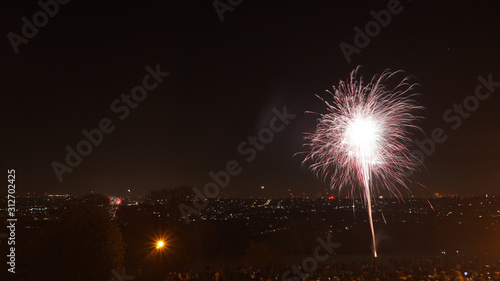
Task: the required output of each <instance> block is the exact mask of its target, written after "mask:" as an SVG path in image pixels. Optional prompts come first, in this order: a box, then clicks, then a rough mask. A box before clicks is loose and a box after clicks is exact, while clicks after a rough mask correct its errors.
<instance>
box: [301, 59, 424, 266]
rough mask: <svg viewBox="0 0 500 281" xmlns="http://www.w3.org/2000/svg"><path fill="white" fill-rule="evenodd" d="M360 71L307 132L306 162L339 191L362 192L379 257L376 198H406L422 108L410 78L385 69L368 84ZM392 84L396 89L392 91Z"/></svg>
mask: <svg viewBox="0 0 500 281" xmlns="http://www.w3.org/2000/svg"><path fill="white" fill-rule="evenodd" d="M358 69H359V68H357V69H355V70H354V71H352V72H351V76H350V79H348V80H347V81H346V82H344V81H340V84H339V86H338V87H333V91H327V92H328V93H330V94H331V96H332V98H333V100H332V101H331V102H329V101H327V100H325V99H323V98H321V97H319V96H318V97H319V98H320V99H321V100H323V102H324V103H325V104H326V107H327V110H328V113H326V114H319V115H320V118H319V119H318V124H317V127H316V132H314V133H312V134H306V136H305V140H306V144H305V146H306V147H307V148H308V151H309V152H308V154H307V156H306V157H305V159H304V162H303V163H304V164H305V163H308V162H312V164H309V168H310V169H311V170H312V171H313V172H314V173H315V174H317V175H322V177H323V178H324V179H325V180H329V181H330V184H331V187H332V189H337V190H338V191H339V193H340V192H341V191H342V189H343V188H349V191H350V193H351V195H352V197H353V198H354V195H355V193H356V192H357V191H359V192H360V193H361V197H362V199H363V200H364V203H365V204H366V206H367V207H368V215H369V221H370V228H371V232H372V240H373V241H372V242H373V254H374V256H375V257H376V256H377V250H376V246H375V245H376V243H375V232H374V228H373V219H372V203H371V201H372V197H373V196H374V194H376V193H378V192H380V191H382V190H388V191H389V192H390V193H392V194H394V195H396V196H397V197H402V195H401V192H400V191H399V189H398V186H403V187H405V188H407V186H406V184H405V180H406V175H407V174H408V172H409V171H412V170H414V167H415V165H416V164H417V159H416V158H415V157H414V156H413V155H412V154H411V153H410V151H409V146H410V144H411V142H412V141H411V139H410V138H409V137H408V135H409V134H410V133H409V132H410V131H412V130H415V129H417V130H418V127H417V126H415V125H414V122H415V121H416V120H417V119H419V118H420V117H418V116H417V115H415V113H416V112H417V111H418V110H420V109H421V108H422V107H420V106H419V105H418V104H417V103H416V102H415V101H414V99H413V97H414V96H415V95H416V94H415V93H414V87H415V85H416V84H413V83H410V82H409V81H410V77H407V76H405V77H403V78H402V79H398V76H399V74H401V73H402V72H401V71H396V72H391V71H389V70H386V71H384V72H383V73H382V74H381V75H375V76H374V77H373V78H372V79H371V81H370V82H369V83H368V84H366V85H364V84H363V81H362V79H361V78H359V79H358V78H357V77H358ZM391 85H394V86H392V87H391Z"/></svg>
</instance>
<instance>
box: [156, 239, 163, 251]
mask: <svg viewBox="0 0 500 281" xmlns="http://www.w3.org/2000/svg"><path fill="white" fill-rule="evenodd" d="M164 246H165V242H163V240H160V241H158V242H156V249H161V248H163V247H164Z"/></svg>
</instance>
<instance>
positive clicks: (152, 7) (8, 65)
mask: <svg viewBox="0 0 500 281" xmlns="http://www.w3.org/2000/svg"><path fill="white" fill-rule="evenodd" d="M8 2H9V3H2V4H1V5H2V7H1V10H2V16H1V18H2V25H1V28H2V33H3V34H4V37H3V38H4V39H3V43H2V63H1V64H0V65H1V68H2V72H1V73H2V76H1V77H2V78H1V79H2V102H1V103H0V116H1V118H0V120H1V121H0V122H1V123H0V131H1V133H0V135H1V137H2V141H1V144H2V145H1V166H0V168H1V169H2V170H3V171H4V172H3V173H4V176H5V179H6V178H7V173H6V169H7V168H15V169H16V170H17V178H16V180H17V185H16V187H17V191H18V192H37V193H42V192H48V193H70V194H81V193H86V192H89V191H91V190H99V191H102V192H108V193H118V194H120V193H124V192H125V191H126V190H127V189H131V190H132V191H133V192H134V193H137V194H145V193H147V192H148V191H150V190H154V189H160V188H171V187H176V186H179V185H188V186H193V187H202V186H203V185H204V184H206V183H207V182H209V181H210V180H211V179H210V177H209V175H208V173H209V172H210V171H214V172H217V171H219V170H223V169H225V168H226V163H227V162H228V161H230V160H235V161H237V162H238V163H239V164H240V167H241V168H242V173H241V174H240V175H237V176H234V177H232V178H231V182H230V184H229V186H228V187H226V189H225V191H226V192H228V193H230V194H232V195H234V196H246V195H254V196H285V195H286V194H287V191H288V189H289V188H292V191H293V192H294V193H301V192H310V193H314V194H315V193H318V192H321V191H323V190H324V189H325V188H326V187H328V183H327V182H322V181H321V180H319V179H317V178H316V177H315V176H314V175H313V174H312V173H311V172H310V171H308V170H307V169H306V168H304V167H302V166H301V161H302V160H303V156H301V155H298V156H294V154H295V153H297V152H301V151H304V148H303V147H302V145H303V143H304V141H303V133H304V132H312V131H314V129H315V123H316V121H315V117H314V116H312V115H306V114H305V111H307V110H311V111H316V112H325V108H324V106H323V104H322V102H321V101H320V100H319V99H317V98H316V97H315V96H314V95H315V94H320V95H323V96H326V94H325V90H327V89H331V88H332V85H337V84H338V82H339V80H341V79H342V80H344V79H346V78H347V77H348V75H349V73H350V71H351V70H352V69H354V68H355V67H356V66H358V65H361V66H362V74H363V76H364V77H365V80H367V79H368V78H370V77H371V76H372V75H373V74H376V73H380V72H382V71H383V70H384V69H387V68H389V69H392V70H399V69H401V70H404V71H405V72H406V73H407V74H408V75H413V76H415V81H416V82H417V83H419V84H420V87H419V88H418V92H420V93H421V95H420V97H418V102H419V103H421V104H422V105H423V106H424V107H425V108H426V110H425V112H423V113H422V114H423V116H424V117H425V118H426V119H425V120H424V121H422V122H421V123H420V126H421V127H422V130H423V132H425V133H426V134H427V135H428V136H430V134H431V132H432V131H433V130H434V129H435V128H442V129H443V130H444V131H445V132H446V134H447V137H448V138H447V140H446V141H445V142H444V143H442V144H437V146H436V149H435V152H434V153H433V154H432V155H430V156H428V157H426V159H425V164H424V165H425V168H422V171H421V172H420V173H417V174H416V180H417V181H418V182H420V183H422V185H424V186H426V187H427V188H421V187H417V186H414V185H411V187H412V191H413V194H414V195H416V196H421V195H422V194H423V195H432V194H434V193H436V192H439V193H444V194H464V195H475V194H484V193H497V194H498V193H499V192H498V190H499V189H498V188H499V187H500V180H499V177H498V175H499V173H498V170H499V169H500V148H499V144H500V133H499V130H498V128H499V126H498V124H499V121H500V97H499V96H498V95H499V94H500V87H497V88H496V92H493V93H492V94H491V96H490V97H489V98H487V99H484V100H482V101H480V102H479V106H478V108H477V110H475V111H472V112H470V117H468V118H462V117H461V118H460V119H461V120H462V123H461V124H460V126H458V128H457V129H456V130H453V129H452V125H456V122H457V121H452V122H446V121H445V120H444V119H443V113H445V112H446V111H447V110H448V109H452V110H453V105H454V104H455V103H456V104H463V102H464V99H466V98H467V97H468V96H471V95H474V93H475V89H476V86H477V85H479V84H480V82H479V81H478V76H480V75H481V76H482V77H484V78H485V79H487V77H488V76H489V75H491V77H492V78H491V80H493V81H500V68H499V65H500V59H499V58H500V56H499V50H500V39H499V33H498V31H499V30H500V21H499V20H498V11H499V9H498V8H499V7H498V6H495V3H496V2H494V1H483V2H479V1H476V2H470V3H468V4H465V3H462V2H460V1H458V2H457V1H438V2H437V1H427V2H424V1H408V0H403V1H401V2H400V4H399V9H402V11H401V12H400V13H398V14H392V17H391V21H390V23H389V24H388V25H387V26H386V27H381V30H380V32H379V34H378V35H376V36H374V37H373V38H371V41H370V42H369V44H368V45H367V46H366V47H364V48H361V49H360V50H361V51H360V53H359V54H352V56H351V59H352V61H351V62H350V63H348V62H347V61H346V58H345V57H344V55H343V53H342V51H341V49H340V47H339V44H340V43H341V42H346V43H348V44H351V45H354V36H355V31H354V30H353V28H354V27H356V26H357V27H359V28H361V29H364V28H365V25H366V24H367V23H368V22H370V21H373V20H374V19H373V16H372V15H371V14H370V11H371V10H374V11H380V10H382V9H387V3H389V2H390V1H377V2H375V1H293V3H290V1H242V2H241V4H239V5H237V6H235V7H233V8H234V9H233V10H232V11H226V12H225V13H224V14H223V17H224V20H223V21H221V20H220V18H219V15H218V13H217V11H216V9H215V8H214V6H213V3H212V1H168V2H167V1H76V0H73V1H70V2H69V3H67V4H65V5H62V4H60V5H59V11H58V12H57V14H56V15H55V16H54V17H53V18H49V19H48V22H47V24H46V25H45V26H44V27H40V28H39V30H38V33H37V34H36V35H35V36H33V37H32V38H31V39H28V42H27V43H26V44H24V43H20V44H19V46H18V47H17V48H18V50H19V52H18V53H17V54H16V53H15V51H14V48H13V46H12V45H11V43H10V41H9V37H8V34H9V32H13V33H15V34H17V35H20V36H22V31H21V28H22V26H23V24H24V23H23V21H22V20H21V18H22V17H27V18H28V20H30V21H32V19H33V14H34V13H36V12H37V11H40V10H41V8H40V6H39V5H38V4H37V3H36V1H8ZM190 2H192V3H190ZM230 2H232V3H237V2H238V1H230ZM345 2H349V3H345ZM222 3H227V2H225V1H222ZM157 65H159V68H160V70H161V71H162V72H168V73H170V74H169V75H168V77H166V78H163V81H162V82H161V84H159V85H158V87H157V88H156V89H154V90H151V91H149V92H148V94H147V97H146V98H145V99H144V100H143V101H141V102H139V103H138V104H137V107H136V108H135V109H130V112H129V114H128V116H126V117H125V118H124V119H123V120H121V119H120V116H122V117H124V115H122V114H124V112H123V111H121V112H119V113H116V112H113V110H112V109H111V105H112V104H113V102H114V101H115V100H117V99H118V100H119V99H120V96H121V95H122V94H126V95H129V94H130V92H131V90H132V88H134V87H136V86H138V85H142V83H143V82H142V81H143V77H144V76H145V75H146V74H147V73H148V72H147V71H146V69H145V68H146V67H147V66H150V67H151V68H153V69H154V68H155V67H156V66H157ZM154 82H155V81H154V80H151V81H150V83H151V84H153V83H154ZM493 89H494V87H493ZM484 90H485V87H483V89H482V91H484ZM484 94H486V92H484ZM123 104H124V103H123V102H120V105H123ZM285 106H286V108H287V111H288V112H289V113H290V114H296V115H297V117H296V118H294V119H293V120H291V121H290V124H288V125H287V126H286V127H285V129H284V130H283V131H281V132H279V133H276V135H275V136H274V138H273V140H272V141H271V142H270V143H269V144H267V145H266V147H265V149H263V150H262V151H258V152H257V154H256V156H255V159H254V160H252V161H250V162H247V161H246V160H245V158H247V157H248V156H249V155H241V154H240V153H239V152H238V146H239V145H240V143H241V142H243V141H248V140H247V138H248V137H249V136H254V135H256V134H257V133H258V132H259V130H261V129H262V128H265V127H269V121H270V119H271V118H272V117H273V108H276V109H277V110H279V111H282V110H283V108H284V107H285ZM450 116H460V115H459V114H457V113H452V114H450ZM103 118H109V119H110V120H111V122H112V126H115V127H114V131H112V132H110V133H108V134H103V139H102V142H101V143H100V144H99V145H98V146H94V147H93V150H92V152H91V153H90V154H89V155H88V156H84V157H82V161H81V163H80V164H79V165H77V166H76V167H74V168H72V169H73V171H72V172H71V173H64V174H63V175H62V178H63V181H62V182H61V183H60V182H59V180H58V178H57V176H56V173H55V172H54V170H53V168H52V166H51V164H52V163H53V162H54V161H57V162H59V163H61V164H66V163H65V157H66V154H67V151H66V149H65V147H66V146H68V145H69V146H70V147H72V148H73V149H76V146H77V144H78V143H79V142H80V141H81V140H84V139H85V136H84V135H83V134H82V130H84V129H86V130H92V129H95V128H98V127H99V123H100V122H101V120H102V119H103ZM455 118H456V117H455ZM414 138H417V139H420V140H422V139H424V138H426V136H425V135H423V134H421V135H417V136H414ZM262 185H264V186H265V187H266V188H265V189H264V190H261V189H260V187H261V186H262Z"/></svg>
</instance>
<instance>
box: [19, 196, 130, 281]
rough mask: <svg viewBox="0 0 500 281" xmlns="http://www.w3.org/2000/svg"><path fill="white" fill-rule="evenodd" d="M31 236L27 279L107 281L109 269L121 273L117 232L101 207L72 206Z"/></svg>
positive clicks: (81, 204) (121, 245)
mask: <svg viewBox="0 0 500 281" xmlns="http://www.w3.org/2000/svg"><path fill="white" fill-rule="evenodd" d="M33 234H34V235H33V236H32V237H31V239H30V241H29V242H28V243H29V245H30V251H31V253H30V261H29V262H30V265H31V266H32V267H31V269H30V272H29V275H30V276H29V278H30V279H29V280H82V281H83V280H86V281H87V280H106V281H107V280H109V279H110V278H111V271H112V270H113V269H116V270H117V271H118V272H121V269H122V268H121V266H122V264H123V256H124V243H123V241H122V236H121V232H120V230H119V228H118V227H117V225H116V224H115V222H114V221H112V220H111V219H110V218H109V215H108V214H107V213H106V212H105V211H104V210H103V209H101V208H96V207H95V206H92V205H91V204H89V203H86V202H78V203H74V204H72V205H70V206H69V207H68V208H67V209H66V210H65V211H64V213H63V214H62V215H61V217H60V219H59V220H57V221H54V222H51V223H50V224H48V225H46V226H45V227H43V228H41V229H38V230H37V231H35V233H33Z"/></svg>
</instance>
